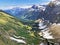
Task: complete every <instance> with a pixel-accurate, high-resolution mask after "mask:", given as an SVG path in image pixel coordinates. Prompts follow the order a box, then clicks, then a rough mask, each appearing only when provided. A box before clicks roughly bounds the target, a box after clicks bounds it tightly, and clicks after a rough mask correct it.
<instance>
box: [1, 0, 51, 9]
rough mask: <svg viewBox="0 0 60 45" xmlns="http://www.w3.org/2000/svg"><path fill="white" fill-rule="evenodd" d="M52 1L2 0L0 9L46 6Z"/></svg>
mask: <svg viewBox="0 0 60 45" xmlns="http://www.w3.org/2000/svg"><path fill="white" fill-rule="evenodd" d="M49 1H51V0H0V9H1V8H8V7H12V6H22V7H23V6H26V5H28V6H30V5H34V4H35V5H37V4H46V3H48V2H49Z"/></svg>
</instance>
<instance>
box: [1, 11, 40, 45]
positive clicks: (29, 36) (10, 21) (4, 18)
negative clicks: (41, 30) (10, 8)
mask: <svg viewBox="0 0 60 45" xmlns="http://www.w3.org/2000/svg"><path fill="white" fill-rule="evenodd" d="M30 29H31V27H29V26H27V25H23V24H22V23H21V22H20V21H19V20H18V19H16V18H14V17H12V16H10V15H8V14H6V13H4V12H0V45H19V44H18V43H16V42H14V41H11V40H10V39H9V38H7V36H13V35H17V36H22V37H25V38H26V39H25V41H26V42H27V43H28V44H30V45H31V44H32V43H34V44H35V45H37V44H38V43H39V39H37V38H36V37H35V36H34V32H31V31H30V32H29V30H30ZM28 44H27V45H28Z"/></svg>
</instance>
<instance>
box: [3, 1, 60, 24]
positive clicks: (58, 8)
mask: <svg viewBox="0 0 60 45" xmlns="http://www.w3.org/2000/svg"><path fill="white" fill-rule="evenodd" d="M4 11H5V12H7V13H9V14H11V15H13V16H15V17H17V18H19V19H24V20H25V19H26V20H37V19H40V18H44V19H45V20H49V21H50V22H56V23H57V22H60V21H59V20H60V3H59V2H58V3H56V2H54V1H53V2H50V3H49V4H48V5H33V6H31V7H30V8H26V9H25V8H19V7H15V8H12V9H8V10H4Z"/></svg>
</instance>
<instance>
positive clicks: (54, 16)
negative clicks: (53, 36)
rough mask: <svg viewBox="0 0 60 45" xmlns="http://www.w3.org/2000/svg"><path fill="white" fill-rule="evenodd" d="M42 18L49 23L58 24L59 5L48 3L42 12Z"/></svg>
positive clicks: (59, 19)
mask: <svg viewBox="0 0 60 45" xmlns="http://www.w3.org/2000/svg"><path fill="white" fill-rule="evenodd" d="M44 14H45V15H44V17H45V19H46V20H50V21H51V22H56V23H57V22H60V3H59V2H50V3H49V4H48V5H47V6H46V9H45V11H44Z"/></svg>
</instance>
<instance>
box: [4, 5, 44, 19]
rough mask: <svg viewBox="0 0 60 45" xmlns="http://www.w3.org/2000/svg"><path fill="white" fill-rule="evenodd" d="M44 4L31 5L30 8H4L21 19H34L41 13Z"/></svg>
mask: <svg viewBox="0 0 60 45" xmlns="http://www.w3.org/2000/svg"><path fill="white" fill-rule="evenodd" d="M44 10H45V6H42V5H33V6H31V7H30V8H27V9H25V8H19V7H18V8H17V7H16V8H13V9H9V10H4V11H5V12H7V13H9V14H11V15H13V16H15V17H18V18H22V19H28V20H36V19H38V17H41V16H42V15H43V11H44Z"/></svg>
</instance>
